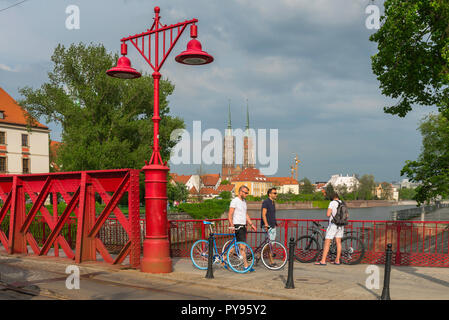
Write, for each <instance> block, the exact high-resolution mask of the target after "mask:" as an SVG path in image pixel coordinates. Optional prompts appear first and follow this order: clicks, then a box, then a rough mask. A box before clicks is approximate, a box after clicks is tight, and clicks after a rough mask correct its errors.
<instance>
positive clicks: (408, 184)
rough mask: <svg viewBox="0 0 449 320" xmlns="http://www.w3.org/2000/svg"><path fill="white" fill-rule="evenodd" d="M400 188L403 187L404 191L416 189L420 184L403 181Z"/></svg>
mask: <svg viewBox="0 0 449 320" xmlns="http://www.w3.org/2000/svg"><path fill="white" fill-rule="evenodd" d="M400 186H401V189H403V188H407V189H415V188H416V187H417V186H419V183H416V182H410V181H409V179H402V181H401V183H400Z"/></svg>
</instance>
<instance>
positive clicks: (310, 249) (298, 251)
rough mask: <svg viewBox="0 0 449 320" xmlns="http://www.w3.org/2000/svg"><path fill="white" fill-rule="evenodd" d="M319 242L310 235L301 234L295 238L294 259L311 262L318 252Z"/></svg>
mask: <svg viewBox="0 0 449 320" xmlns="http://www.w3.org/2000/svg"><path fill="white" fill-rule="evenodd" d="M320 250H321V247H320V244H319V243H318V241H317V240H316V239H315V238H314V237H312V236H301V237H299V238H298V240H296V247H295V259H296V260H298V261H299V262H304V263H308V262H313V261H315V260H316V258H317V257H318V255H319V254H320Z"/></svg>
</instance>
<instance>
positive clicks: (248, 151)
mask: <svg viewBox="0 0 449 320" xmlns="http://www.w3.org/2000/svg"><path fill="white" fill-rule="evenodd" d="M255 166H256V158H255V154H254V140H253V137H251V135H250V132H249V106H248V99H246V127H245V132H244V135H243V168H242V169H243V170H245V169H246V168H254V167H255Z"/></svg>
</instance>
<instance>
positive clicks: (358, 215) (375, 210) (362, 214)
mask: <svg viewBox="0 0 449 320" xmlns="http://www.w3.org/2000/svg"><path fill="white" fill-rule="evenodd" d="M409 208H416V206H414V205H409V206H388V207H372V208H350V209H349V219H350V220H393V214H392V212H393V211H396V210H403V209H409ZM326 211H327V209H310V210H276V218H278V219H328V218H327V217H326ZM248 213H249V215H250V217H251V218H260V211H258V210H248ZM420 219H421V218H420V217H418V218H413V219H412V220H420ZM425 220H426V221H449V208H441V209H439V210H436V211H434V212H430V213H428V214H426V216H425Z"/></svg>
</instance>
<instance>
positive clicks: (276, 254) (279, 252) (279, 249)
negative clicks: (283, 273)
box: [260, 241, 288, 270]
mask: <svg viewBox="0 0 449 320" xmlns="http://www.w3.org/2000/svg"><path fill="white" fill-rule="evenodd" d="M272 251H273V260H274V262H275V264H276V266H273V265H271V264H270V258H269V255H270V253H271V252H272ZM287 257H288V255H287V249H285V247H284V245H283V244H282V243H280V242H277V241H271V246H270V243H269V242H268V243H266V244H265V245H264V246H263V247H262V251H261V252H260V258H261V260H262V263H263V264H264V266H265V267H266V268H267V269H269V270H280V269H282V268H283V267H284V266H285V264H286V263H287Z"/></svg>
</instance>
